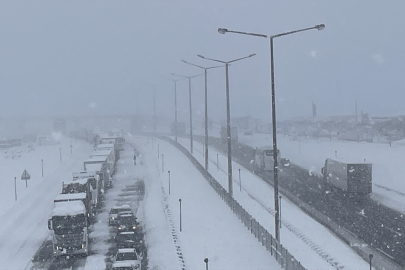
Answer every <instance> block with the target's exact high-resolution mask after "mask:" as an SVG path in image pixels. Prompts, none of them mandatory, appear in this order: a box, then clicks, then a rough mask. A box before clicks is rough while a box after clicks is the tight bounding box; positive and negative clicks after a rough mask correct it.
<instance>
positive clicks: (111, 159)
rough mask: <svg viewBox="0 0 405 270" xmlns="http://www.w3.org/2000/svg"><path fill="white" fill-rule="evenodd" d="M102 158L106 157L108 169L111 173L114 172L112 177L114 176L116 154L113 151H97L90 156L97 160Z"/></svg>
mask: <svg viewBox="0 0 405 270" xmlns="http://www.w3.org/2000/svg"><path fill="white" fill-rule="evenodd" d="M102 157H106V158H107V159H106V162H107V165H108V166H107V169H108V170H109V171H111V172H113V173H112V174H111V175H113V174H114V172H115V152H114V151H113V150H97V151H94V152H93V153H91V154H90V159H93V158H94V159H97V158H100V159H102Z"/></svg>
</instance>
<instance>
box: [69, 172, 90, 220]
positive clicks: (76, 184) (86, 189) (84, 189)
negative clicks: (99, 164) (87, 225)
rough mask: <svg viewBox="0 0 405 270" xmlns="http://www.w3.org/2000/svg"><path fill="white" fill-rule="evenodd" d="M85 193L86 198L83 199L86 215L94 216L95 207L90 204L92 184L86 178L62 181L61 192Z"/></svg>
mask: <svg viewBox="0 0 405 270" xmlns="http://www.w3.org/2000/svg"><path fill="white" fill-rule="evenodd" d="M77 193H83V194H85V197H86V200H85V201H84V206H85V207H86V211H87V214H88V217H92V216H94V212H95V209H94V207H93V204H92V200H93V194H92V186H91V184H90V182H89V181H88V179H87V178H85V179H76V180H72V181H67V182H63V183H62V194H77Z"/></svg>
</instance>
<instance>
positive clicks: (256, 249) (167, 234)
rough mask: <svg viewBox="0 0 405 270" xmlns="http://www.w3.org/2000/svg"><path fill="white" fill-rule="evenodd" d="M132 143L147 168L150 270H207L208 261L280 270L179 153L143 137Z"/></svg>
mask: <svg viewBox="0 0 405 270" xmlns="http://www.w3.org/2000/svg"><path fill="white" fill-rule="evenodd" d="M128 141H129V142H132V143H134V144H135V145H136V148H137V149H138V151H139V152H140V156H139V158H138V159H139V160H140V161H142V163H143V165H137V166H136V167H137V173H136V174H137V177H143V178H144V179H145V183H146V195H145V198H144V211H143V217H142V219H143V220H144V224H145V232H146V243H147V245H148V253H149V269H156V270H157V269H181V268H182V267H183V266H184V267H185V269H205V263H204V259H205V258H208V260H209V261H208V264H209V268H210V269H281V268H280V266H279V265H278V263H277V262H276V261H275V260H274V259H273V258H272V257H271V255H270V254H269V253H268V252H267V251H266V250H265V248H264V247H262V246H261V244H260V243H259V242H258V241H257V240H256V239H255V238H254V237H253V236H252V235H251V234H250V232H249V231H248V230H247V229H246V227H244V226H243V224H242V223H241V222H240V221H239V220H238V218H237V217H236V216H235V215H234V214H233V213H232V211H231V210H230V209H229V208H228V207H227V206H226V205H225V203H224V202H223V201H222V200H221V199H220V198H219V196H218V195H217V194H216V192H215V191H214V190H213V189H212V188H211V186H210V185H209V184H208V183H207V182H206V180H205V178H204V177H203V176H202V175H201V174H200V172H199V171H198V170H197V169H196V168H195V167H194V166H193V165H192V163H191V162H190V161H189V160H188V159H187V157H185V156H184V155H183V154H182V153H181V152H180V151H178V150H177V149H176V148H175V147H174V146H172V145H171V144H169V143H167V142H164V141H159V140H156V141H152V140H149V141H148V140H147V138H144V137H135V138H132V139H128ZM158 144H159V152H160V153H159V155H160V156H159V159H158ZM162 154H163V155H164V160H163V161H162V157H161V155H162ZM162 166H163V167H164V168H163V172H162ZM168 171H170V194H169V173H168ZM162 198H163V200H162ZM179 199H181V217H182V222H181V226H182V230H181V231H180V202H179ZM179 254H180V255H179ZM180 256H181V257H182V258H183V259H181V257H180Z"/></svg>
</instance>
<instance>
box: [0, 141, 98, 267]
mask: <svg viewBox="0 0 405 270" xmlns="http://www.w3.org/2000/svg"><path fill="white" fill-rule="evenodd" d="M53 143H54V144H53V145H47V146H37V145H34V146H33V149H32V148H28V147H27V146H24V147H18V148H13V149H11V150H3V151H1V156H0V160H1V162H0V171H1V173H2V188H1V189H0V205H1V207H0V220H1V221H2V222H0V268H1V269H25V268H26V267H27V266H28V265H29V264H30V261H31V259H32V257H33V256H34V254H35V253H36V251H37V250H38V248H39V247H40V246H41V244H42V243H43V242H44V240H46V239H47V238H48V235H49V231H48V226H47V222H48V218H49V216H50V213H51V211H52V207H53V199H54V198H55V197H56V195H58V194H59V193H60V192H61V190H62V182H63V181H67V180H70V179H71V178H72V172H73V171H78V170H82V166H83V165H82V164H83V160H84V159H85V158H87V157H88V156H89V154H90V153H91V151H93V149H92V147H91V146H90V145H89V144H87V143H84V142H81V141H78V142H77V143H76V142H75V141H73V142H72V141H71V140H70V139H67V138H61V137H60V136H55V137H54V142H53ZM70 145H72V148H71V147H70ZM71 149H72V154H71V151H70V150H71ZM17 153H18V154H17ZM60 154H61V156H62V163H61V162H60ZM41 160H43V164H44V177H43V178H42V164H41ZM24 169H26V170H27V171H28V173H29V174H30V175H31V179H30V180H28V187H26V184H25V181H22V180H21V175H22V173H23V171H24ZM14 177H16V186H15V181H14ZM15 190H16V191H17V200H15Z"/></svg>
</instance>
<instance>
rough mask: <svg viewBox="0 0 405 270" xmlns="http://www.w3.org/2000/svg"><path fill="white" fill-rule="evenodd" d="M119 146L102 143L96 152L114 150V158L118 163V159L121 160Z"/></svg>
mask: <svg viewBox="0 0 405 270" xmlns="http://www.w3.org/2000/svg"><path fill="white" fill-rule="evenodd" d="M117 147H118V146H117V144H115V143H102V144H99V145H97V146H96V149H95V150H96V151H97V150H112V151H113V152H114V157H115V161H114V162H117V161H118V159H119V158H120V152H119V151H118V149H117Z"/></svg>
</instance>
